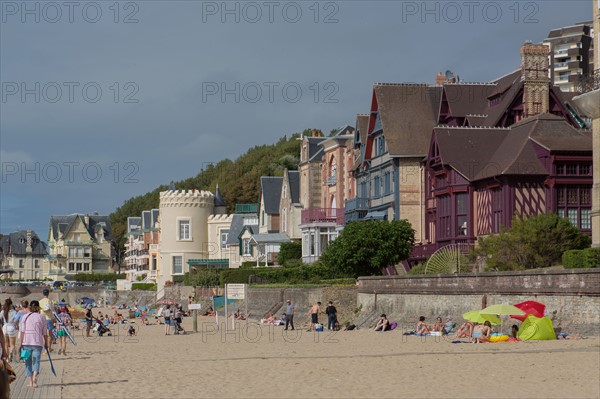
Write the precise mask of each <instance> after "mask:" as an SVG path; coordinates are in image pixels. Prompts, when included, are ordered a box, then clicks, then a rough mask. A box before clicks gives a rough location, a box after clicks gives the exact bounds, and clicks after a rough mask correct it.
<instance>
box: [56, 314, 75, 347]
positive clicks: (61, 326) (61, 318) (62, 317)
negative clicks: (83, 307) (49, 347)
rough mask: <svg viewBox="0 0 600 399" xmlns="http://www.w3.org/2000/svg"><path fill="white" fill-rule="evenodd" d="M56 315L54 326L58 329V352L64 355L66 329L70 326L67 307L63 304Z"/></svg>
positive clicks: (70, 321)
mask: <svg viewBox="0 0 600 399" xmlns="http://www.w3.org/2000/svg"><path fill="white" fill-rule="evenodd" d="M57 316H58V323H57V326H56V327H57V329H58V332H57V334H58V354H59V355H60V354H61V353H62V354H63V355H66V354H67V331H68V330H67V329H70V328H71V324H72V320H71V315H70V314H69V312H67V308H66V307H64V306H63V307H62V308H60V313H59V314H58V315H57Z"/></svg>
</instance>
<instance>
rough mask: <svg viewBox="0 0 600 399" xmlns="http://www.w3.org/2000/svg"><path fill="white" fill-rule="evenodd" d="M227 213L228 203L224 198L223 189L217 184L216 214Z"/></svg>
mask: <svg viewBox="0 0 600 399" xmlns="http://www.w3.org/2000/svg"><path fill="white" fill-rule="evenodd" d="M226 213H227V204H226V203H225V200H224V199H223V195H222V194H221V190H219V185H218V184H217V188H215V209H214V214H215V215H225V214H226Z"/></svg>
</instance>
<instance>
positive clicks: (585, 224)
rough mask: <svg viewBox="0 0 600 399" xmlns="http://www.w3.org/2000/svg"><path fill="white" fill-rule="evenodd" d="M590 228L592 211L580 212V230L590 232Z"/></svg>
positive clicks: (583, 210) (584, 210)
mask: <svg viewBox="0 0 600 399" xmlns="http://www.w3.org/2000/svg"><path fill="white" fill-rule="evenodd" d="M591 228H592V210H591V209H582V210H581V230H590V229H591Z"/></svg>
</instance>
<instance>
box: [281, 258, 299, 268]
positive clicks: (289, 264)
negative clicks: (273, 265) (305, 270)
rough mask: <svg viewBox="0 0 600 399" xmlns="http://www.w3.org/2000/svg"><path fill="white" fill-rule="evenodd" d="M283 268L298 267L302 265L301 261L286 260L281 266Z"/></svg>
mask: <svg viewBox="0 0 600 399" xmlns="http://www.w3.org/2000/svg"><path fill="white" fill-rule="evenodd" d="M281 265H282V266H283V267H300V266H302V265H304V262H302V260H301V259H288V260H286V261H285V263H282V264H281Z"/></svg>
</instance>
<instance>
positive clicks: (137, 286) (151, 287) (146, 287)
mask: <svg viewBox="0 0 600 399" xmlns="http://www.w3.org/2000/svg"><path fill="white" fill-rule="evenodd" d="M131 289H132V290H141V291H156V284H152V283H133V284H131Z"/></svg>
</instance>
